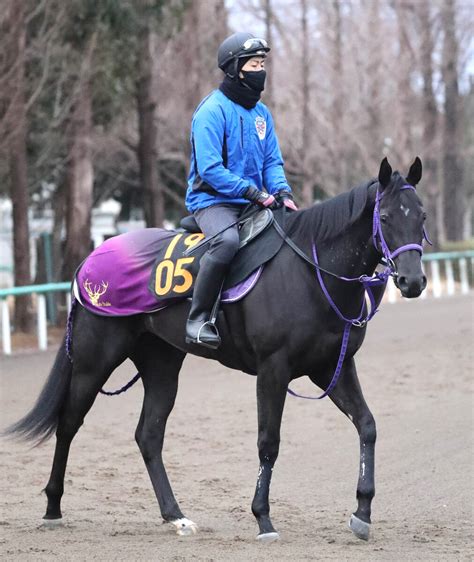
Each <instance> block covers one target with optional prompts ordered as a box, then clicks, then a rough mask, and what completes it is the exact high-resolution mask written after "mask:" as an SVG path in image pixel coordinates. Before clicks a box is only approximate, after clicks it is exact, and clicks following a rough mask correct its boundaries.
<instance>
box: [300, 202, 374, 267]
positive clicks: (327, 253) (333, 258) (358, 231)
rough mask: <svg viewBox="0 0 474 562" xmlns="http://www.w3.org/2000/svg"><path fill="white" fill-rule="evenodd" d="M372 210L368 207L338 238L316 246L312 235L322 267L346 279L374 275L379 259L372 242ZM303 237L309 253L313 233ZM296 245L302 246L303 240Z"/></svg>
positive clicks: (317, 243)
mask: <svg viewBox="0 0 474 562" xmlns="http://www.w3.org/2000/svg"><path fill="white" fill-rule="evenodd" d="M372 207H373V205H370V204H369V205H368V207H367V209H366V210H365V211H364V212H363V213H362V215H361V217H360V218H359V219H358V220H356V221H355V222H354V223H353V224H352V225H350V226H349V227H348V228H347V229H346V230H345V231H344V232H343V233H342V234H340V235H338V236H335V237H333V238H331V239H329V240H324V241H319V242H318V240H317V233H315V238H314V242H315V247H316V251H317V256H318V260H319V263H320V265H321V266H322V267H324V268H325V269H328V270H329V271H332V272H334V273H336V274H337V275H342V276H345V277H359V276H360V275H372V274H373V272H374V271H375V268H376V267H377V263H378V261H379V257H380V256H379V254H378V252H377V251H376V249H375V248H374V245H373V242H372V216H373V208H372ZM300 236H301V233H300ZM303 236H304V237H305V242H304V244H305V246H306V248H307V249H308V243H309V245H311V244H312V241H313V240H312V239H311V237H312V233H310V234H306V235H303ZM295 242H297V243H298V242H301V243H303V240H301V241H297V240H295Z"/></svg>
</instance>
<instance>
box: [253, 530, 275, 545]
mask: <svg viewBox="0 0 474 562" xmlns="http://www.w3.org/2000/svg"><path fill="white" fill-rule="evenodd" d="M257 540H258V541H259V542H264V543H270V542H275V541H279V540H280V535H279V534H278V533H277V532H273V533H261V534H260V535H257Z"/></svg>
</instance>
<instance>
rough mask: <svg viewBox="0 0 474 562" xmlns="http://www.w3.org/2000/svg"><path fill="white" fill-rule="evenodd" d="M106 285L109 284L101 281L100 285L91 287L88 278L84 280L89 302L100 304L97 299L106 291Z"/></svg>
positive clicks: (95, 304)
mask: <svg viewBox="0 0 474 562" xmlns="http://www.w3.org/2000/svg"><path fill="white" fill-rule="evenodd" d="M108 286H109V284H108V283H105V281H102V282H101V283H100V285H94V286H93V287H92V284H91V282H90V281H89V279H86V280H85V281H84V289H85V290H86V292H87V294H88V295H89V298H90V301H91V304H93V305H94V306H102V303H99V299H100V297H101V296H102V295H103V294H104V293H105V292H106V291H107V288H108ZM104 304H105V303H104Z"/></svg>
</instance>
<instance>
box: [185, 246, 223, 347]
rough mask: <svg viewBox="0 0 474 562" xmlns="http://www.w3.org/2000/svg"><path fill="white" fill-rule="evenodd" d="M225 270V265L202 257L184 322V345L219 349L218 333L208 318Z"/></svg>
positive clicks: (210, 257)
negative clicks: (198, 345)
mask: <svg viewBox="0 0 474 562" xmlns="http://www.w3.org/2000/svg"><path fill="white" fill-rule="evenodd" d="M227 268H228V264H227V263H221V262H219V261H217V260H215V259H214V258H213V257H212V256H210V255H208V254H206V255H205V256H203V257H202V259H201V263H200V267H199V273H198V275H197V279H196V283H195V285H194V292H193V300H192V303H191V310H190V311H189V316H188V321H187V322H186V343H197V344H200V345H203V346H205V347H210V348H211V349H217V348H218V347H219V345H220V343H221V338H220V336H219V332H218V331H217V328H216V326H215V324H212V323H211V322H209V318H210V316H211V312H212V308H213V306H214V304H215V302H216V300H217V298H218V297H219V292H220V290H221V287H222V282H223V280H224V276H225V273H226V271H227Z"/></svg>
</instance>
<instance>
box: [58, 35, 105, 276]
mask: <svg viewBox="0 0 474 562" xmlns="http://www.w3.org/2000/svg"><path fill="white" fill-rule="evenodd" d="M96 41H97V32H96V31H94V32H93V33H92V34H91V36H90V38H89V39H88V41H87V43H86V49H85V53H84V57H83V59H82V64H81V69H80V74H79V77H78V81H77V85H76V88H75V97H74V103H73V106H72V110H71V116H70V122H69V124H68V133H69V134H68V138H69V146H68V152H69V154H68V164H67V167H68V169H67V214H66V248H65V260H64V268H63V275H64V278H65V279H71V278H72V276H73V274H74V271H75V270H76V268H77V266H78V265H79V264H80V263H81V261H82V260H83V259H84V258H85V257H86V256H87V254H88V253H89V251H90V247H91V213H92V190H93V185H94V169H93V165H92V146H91V138H92V91H91V87H92V85H91V71H92V68H93V66H92V65H93V55H94V50H95V48H96Z"/></svg>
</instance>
